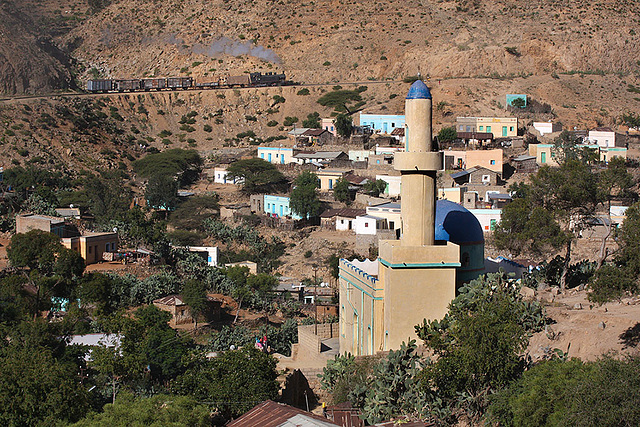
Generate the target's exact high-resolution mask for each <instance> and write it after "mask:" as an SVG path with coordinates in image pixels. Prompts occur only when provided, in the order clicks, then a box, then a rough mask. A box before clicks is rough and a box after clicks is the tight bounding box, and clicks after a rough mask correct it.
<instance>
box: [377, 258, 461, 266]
mask: <svg viewBox="0 0 640 427" xmlns="http://www.w3.org/2000/svg"><path fill="white" fill-rule="evenodd" d="M378 260H379V261H380V264H382V265H384V266H385V267H389V268H442V267H454V268H458V267H460V266H461V264H460V263H459V262H446V263H445V262H423V263H406V262H403V263H402V264H391V263H390V262H388V261H385V260H383V259H382V258H378Z"/></svg>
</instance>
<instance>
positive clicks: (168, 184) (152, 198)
mask: <svg viewBox="0 0 640 427" xmlns="http://www.w3.org/2000/svg"><path fill="white" fill-rule="evenodd" d="M144 197H145V198H146V199H147V204H148V205H149V207H151V208H153V209H161V210H164V211H165V212H168V211H172V210H174V209H175V208H176V206H178V182H177V181H176V180H175V178H173V177H172V176H169V175H153V176H152V177H151V178H149V182H148V183H147V188H146V189H145V191H144Z"/></svg>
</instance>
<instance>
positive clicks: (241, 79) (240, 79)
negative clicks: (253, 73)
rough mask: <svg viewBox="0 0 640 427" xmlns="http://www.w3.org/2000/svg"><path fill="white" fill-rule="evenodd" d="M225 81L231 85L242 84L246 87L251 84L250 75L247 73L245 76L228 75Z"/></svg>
mask: <svg viewBox="0 0 640 427" xmlns="http://www.w3.org/2000/svg"><path fill="white" fill-rule="evenodd" d="M225 83H226V85H227V86H229V87H233V86H240V87H245V86H249V85H250V84H251V80H250V79H249V75H248V74H245V75H243V76H227V78H226V79H225Z"/></svg>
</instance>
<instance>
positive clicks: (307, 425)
mask: <svg viewBox="0 0 640 427" xmlns="http://www.w3.org/2000/svg"><path fill="white" fill-rule="evenodd" d="M300 416H302V417H300ZM289 420H293V421H294V422H296V423H297V424H291V423H289V424H287V422H288V421H289ZM313 423H315V424H313ZM294 425H295V426H299V427H319V426H322V427H325V426H327V427H329V426H337V424H334V423H332V422H331V421H329V420H327V419H326V418H323V417H321V416H318V415H314V414H312V413H311V412H306V411H303V410H302V409H298V408H294V407H293V406H289V405H285V404H282V403H276V402H274V401H272V400H265V401H264V402H262V403H260V404H258V405H257V406H255V407H254V408H253V409H251V410H250V411H249V412H247V413H245V414H244V415H242V416H241V417H240V418H237V419H235V420H232V421H229V422H228V423H227V427H258V426H259V427H280V426H294Z"/></svg>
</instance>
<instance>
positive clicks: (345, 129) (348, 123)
mask: <svg viewBox="0 0 640 427" xmlns="http://www.w3.org/2000/svg"><path fill="white" fill-rule="evenodd" d="M333 124H334V125H335V126H336V132H337V133H338V135H340V136H341V137H343V138H349V137H350V136H351V133H352V132H353V120H352V119H351V116H349V115H346V114H338V115H337V116H336V118H335V119H334V120H333Z"/></svg>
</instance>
